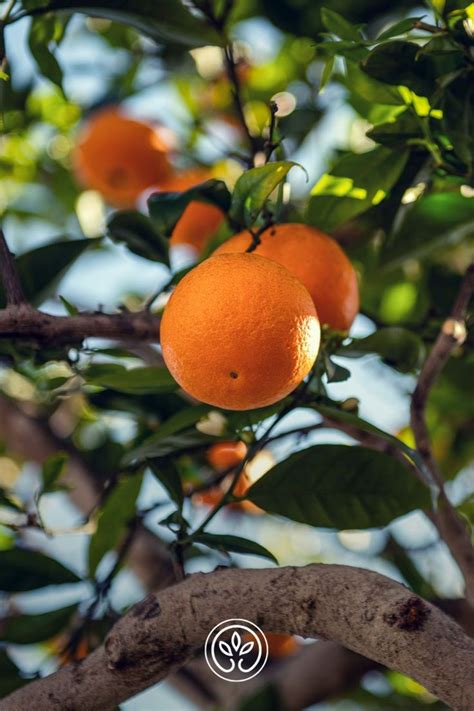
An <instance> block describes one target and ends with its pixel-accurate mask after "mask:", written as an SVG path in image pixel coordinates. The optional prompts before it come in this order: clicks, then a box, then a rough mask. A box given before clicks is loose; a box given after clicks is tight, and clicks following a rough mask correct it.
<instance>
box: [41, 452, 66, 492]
mask: <svg viewBox="0 0 474 711" xmlns="http://www.w3.org/2000/svg"><path fill="white" fill-rule="evenodd" d="M67 460H68V455H67V454H66V452H55V453H54V454H52V455H51V456H50V457H48V459H47V460H46V461H45V462H44V464H43V472H42V476H43V486H42V488H41V491H42V493H48V492H51V491H56V489H57V481H58V479H59V477H60V476H61V474H62V473H63V471H64V467H65V466H66V462H67Z"/></svg>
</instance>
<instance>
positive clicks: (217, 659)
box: [204, 618, 268, 682]
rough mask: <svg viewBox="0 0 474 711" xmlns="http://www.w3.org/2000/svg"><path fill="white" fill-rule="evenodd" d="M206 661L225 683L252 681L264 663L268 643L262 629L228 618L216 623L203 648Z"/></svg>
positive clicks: (250, 623)
mask: <svg viewBox="0 0 474 711" xmlns="http://www.w3.org/2000/svg"><path fill="white" fill-rule="evenodd" d="M204 656H205V659H206V662H207V664H208V666H209V668H210V669H211V671H212V672H214V674H216V676H218V677H220V678H221V679H224V680H225V681H231V682H240V681H248V680H249V679H253V677H254V676H256V675H257V674H259V673H260V672H261V671H262V669H263V668H264V666H265V664H266V663H267V660H268V643H267V640H266V637H265V635H264V634H263V632H262V630H261V629H260V628H259V627H258V626H257V625H256V624H255V623H254V622H250V621H249V620H244V619H241V618H232V619H228V620H223V621H222V622H219V623H218V624H217V625H215V627H213V628H212V630H211V631H210V632H209V634H208V636H207V638H206V643H205V645H204Z"/></svg>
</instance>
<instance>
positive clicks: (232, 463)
mask: <svg viewBox="0 0 474 711" xmlns="http://www.w3.org/2000/svg"><path fill="white" fill-rule="evenodd" d="M246 454H247V445H246V444H245V443H244V442H219V443H218V444H213V445H212V447H209V449H208V450H207V461H208V462H209V464H210V465H211V467H213V468H214V469H229V468H230V467H236V466H237V465H238V464H240V462H241V461H242V460H243V459H245V455H246Z"/></svg>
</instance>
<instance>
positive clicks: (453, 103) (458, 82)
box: [440, 71, 474, 175]
mask: <svg viewBox="0 0 474 711" xmlns="http://www.w3.org/2000/svg"><path fill="white" fill-rule="evenodd" d="M440 108H441V110H442V111H443V129H444V131H445V133H446V135H447V136H448V138H449V140H450V141H451V143H452V144H453V148H454V151H455V153H456V155H457V156H458V157H459V158H460V159H461V160H462V161H463V162H464V163H465V164H466V165H467V169H468V172H469V174H470V175H472V172H473V165H474V73H473V72H472V71H471V72H468V71H466V72H465V73H463V74H461V75H460V76H459V77H458V78H457V79H455V80H454V81H452V82H451V83H450V84H449V85H448V87H447V88H446V90H445V91H444V92H443V96H442V100H441V103H440Z"/></svg>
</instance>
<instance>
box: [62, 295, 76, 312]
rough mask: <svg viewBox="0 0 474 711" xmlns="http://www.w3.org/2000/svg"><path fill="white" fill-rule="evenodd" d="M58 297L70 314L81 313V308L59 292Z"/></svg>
mask: <svg viewBox="0 0 474 711" xmlns="http://www.w3.org/2000/svg"><path fill="white" fill-rule="evenodd" d="M58 298H59V300H60V301H61V302H62V304H63V306H64V308H65V309H66V311H67V313H68V316H77V314H78V313H79V309H78V308H77V306H74V304H71V302H70V301H68V300H67V299H66V298H65V297H64V296H61V294H58Z"/></svg>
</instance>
